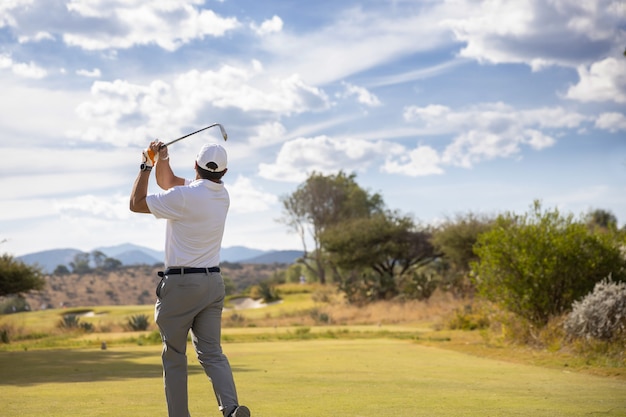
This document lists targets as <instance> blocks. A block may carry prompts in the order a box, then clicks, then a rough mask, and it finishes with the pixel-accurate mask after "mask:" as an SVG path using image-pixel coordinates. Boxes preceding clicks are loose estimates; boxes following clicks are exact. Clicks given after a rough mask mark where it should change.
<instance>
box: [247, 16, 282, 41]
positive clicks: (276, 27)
mask: <svg viewBox="0 0 626 417" xmlns="http://www.w3.org/2000/svg"><path fill="white" fill-rule="evenodd" d="M250 27H251V28H252V30H254V31H255V32H256V33H257V35H260V36H265V35H269V34H270V33H277V32H280V31H282V30H283V20H282V19H281V18H280V17H278V16H276V15H274V16H273V17H272V18H271V19H268V20H265V21H264V22H263V23H261V26H257V25H256V24H254V23H252V24H251V25H250Z"/></svg>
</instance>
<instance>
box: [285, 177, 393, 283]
mask: <svg viewBox="0 0 626 417" xmlns="http://www.w3.org/2000/svg"><path fill="white" fill-rule="evenodd" d="M355 178H356V175H355V174H350V175H348V174H345V173H344V172H343V171H340V172H339V173H337V174H334V175H328V176H326V175H323V174H320V173H316V172H313V173H312V174H311V175H310V176H309V177H308V178H307V180H306V181H305V182H304V183H303V184H301V185H300V186H299V187H298V188H297V189H296V191H294V192H293V193H292V194H291V195H288V196H285V197H283V198H282V203H283V218H282V219H281V221H282V222H283V223H285V224H286V225H287V226H289V227H290V228H291V229H292V230H293V231H295V232H296V233H298V235H299V236H300V239H301V241H302V245H303V248H304V258H305V261H311V262H305V265H307V268H309V269H310V270H311V271H312V272H314V273H315V275H316V276H317V277H318V279H319V281H320V282H321V283H325V282H326V277H325V271H326V268H325V266H324V262H323V248H322V244H321V241H320V236H321V234H322V233H323V232H324V231H325V230H326V229H328V228H329V227H332V226H335V225H338V224H342V223H343V222H346V221H348V220H350V219H356V218H361V217H368V216H370V215H371V214H373V213H376V212H381V211H382V210H383V208H384V203H383V200H382V197H381V196H380V195H379V194H377V193H374V194H371V193H370V192H368V191H366V190H364V189H362V188H361V187H360V186H359V185H358V184H357V182H356V180H355ZM309 239H310V240H311V241H312V242H313V245H314V247H313V249H312V250H311V251H309V250H308V248H307V241H309Z"/></svg>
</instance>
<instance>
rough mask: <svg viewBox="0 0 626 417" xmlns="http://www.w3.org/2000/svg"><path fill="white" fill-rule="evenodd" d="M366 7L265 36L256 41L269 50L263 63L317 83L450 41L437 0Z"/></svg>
mask: <svg viewBox="0 0 626 417" xmlns="http://www.w3.org/2000/svg"><path fill="white" fill-rule="evenodd" d="M337 4H339V3H337ZM347 7H350V6H347ZM365 9H366V7H365V6H354V7H352V8H344V10H341V12H339V13H336V14H335V15H333V16H332V19H330V23H328V24H325V25H324V26H321V27H320V26H316V27H315V28H314V30H308V31H307V30H303V31H300V32H298V33H294V32H291V31H288V30H283V31H282V32H280V33H278V34H275V35H274V36H270V37H267V38H264V42H263V44H262V45H261V47H262V48H263V49H264V50H265V51H267V52H269V53H270V54H271V56H272V62H270V63H268V67H271V71H272V72H273V73H276V74H282V75H281V76H283V77H284V76H285V73H286V72H288V73H290V74H292V73H295V74H299V75H300V76H301V77H302V79H304V80H307V82H311V83H313V84H316V85H321V84H326V83H329V82H333V81H337V80H342V79H345V78H346V77H348V76H350V75H352V74H355V73H359V72H363V71H365V70H367V69H371V68H375V67H377V66H379V65H381V64H383V63H387V62H390V61H393V60H394V59H397V58H399V57H403V56H410V55H412V54H416V53H419V52H424V51H429V50H431V49H433V48H435V47H437V46H440V45H443V44H446V43H449V41H450V34H449V31H448V29H447V28H445V27H443V26H441V25H440V24H439V19H440V14H439V13H440V11H439V5H438V3H430V4H424V5H422V6H420V8H419V9H420V13H417V12H415V10H411V11H410V12H407V13H398V14H394V13H389V11H388V10H385V11H384V12H381V9H380V8H378V7H374V8H372V9H371V10H365ZM450 10H454V7H450ZM416 40H419V41H416Z"/></svg>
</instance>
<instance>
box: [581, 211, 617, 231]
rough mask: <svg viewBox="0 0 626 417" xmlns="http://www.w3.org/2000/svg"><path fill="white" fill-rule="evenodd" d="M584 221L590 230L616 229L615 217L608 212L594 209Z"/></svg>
mask: <svg viewBox="0 0 626 417" xmlns="http://www.w3.org/2000/svg"><path fill="white" fill-rule="evenodd" d="M585 219H586V220H587V224H588V225H589V227H591V228H600V229H602V230H608V229H615V228H617V217H615V215H614V214H613V213H611V212H610V211H608V210H602V209H596V210H593V211H590V212H589V213H588V214H587V216H586V218H585Z"/></svg>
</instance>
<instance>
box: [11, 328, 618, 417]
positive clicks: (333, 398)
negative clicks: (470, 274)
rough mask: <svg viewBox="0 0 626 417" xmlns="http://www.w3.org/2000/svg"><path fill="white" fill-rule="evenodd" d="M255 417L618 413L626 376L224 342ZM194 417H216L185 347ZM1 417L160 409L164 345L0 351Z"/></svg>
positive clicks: (441, 355)
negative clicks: (618, 378)
mask: <svg viewBox="0 0 626 417" xmlns="http://www.w3.org/2000/svg"><path fill="white" fill-rule="evenodd" d="M224 350H225V352H226V353H227V354H228V356H229V358H230V360H231V364H232V366H233V370H234V372H235V378H236V381H237V384H238V389H239V393H240V397H241V400H242V402H243V403H245V404H247V405H248V406H250V408H251V409H252V412H253V416H254V417H287V416H289V417H305V416H311V417H313V416H314V417H322V416H354V417H357V416H358V417H381V416H390V417H391V416H394V417H396V416H404V417H415V416H455V417H456V416H470V417H471V416H476V417H479V416H480V417H486V416H491V417H494V416H546V417H547V416H550V417H554V416H568V417H569V416H624V415H626V381H624V380H616V379H611V378H606V377H595V376H590V375H587V374H582V373H576V372H568V371H566V370H556V369H546V368H541V367H534V366H529V365H520V364H514V363H510V362H503V361H498V360H493V359H485V358H478V357H474V356H470V355H466V354H462V353H458V352H453V351H448V350H443V349H437V348H432V347H427V346H423V345H419V344H417V343H415V342H412V341H403V340H391V339H384V338H379V339H369V340H308V341H305V340H301V341H279V342H254V343H251V342H246V343H227V344H225V345H224ZM189 356H190V359H189V363H190V381H189V382H190V384H189V385H190V409H191V413H192V415H193V416H194V417H199V416H216V417H217V416H220V415H221V414H220V413H219V412H218V411H217V408H216V405H215V399H214V397H213V393H212V390H211V386H210V383H209V382H208V380H207V378H206V377H205V376H204V373H203V371H202V369H201V368H200V367H199V365H198V364H197V361H196V360H195V357H193V356H192V355H191V354H190V355H189ZM0 369H1V370H2V378H1V384H2V387H0V404H1V406H0V415H1V416H4V417H17V416H20V417H42V416H46V417H57V416H58V417H61V416H63V417H71V416H81V417H85V416H94V417H96V416H116V417H117V416H133V417H155V416H165V415H166V410H165V401H164V395H163V390H162V380H161V365H160V346H156V345H152V346H112V347H110V348H109V349H108V350H105V351H102V350H96V349H63V350H29V351H20V352H0Z"/></svg>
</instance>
